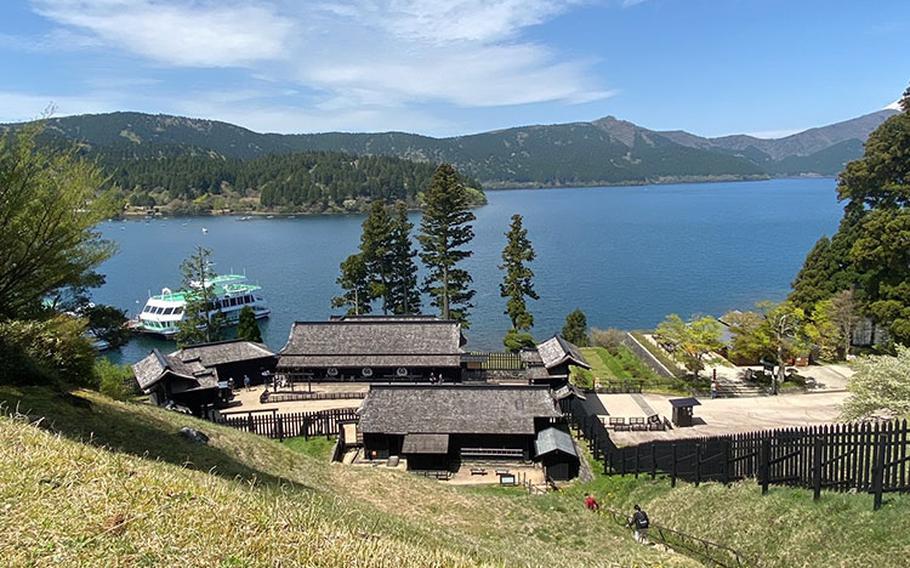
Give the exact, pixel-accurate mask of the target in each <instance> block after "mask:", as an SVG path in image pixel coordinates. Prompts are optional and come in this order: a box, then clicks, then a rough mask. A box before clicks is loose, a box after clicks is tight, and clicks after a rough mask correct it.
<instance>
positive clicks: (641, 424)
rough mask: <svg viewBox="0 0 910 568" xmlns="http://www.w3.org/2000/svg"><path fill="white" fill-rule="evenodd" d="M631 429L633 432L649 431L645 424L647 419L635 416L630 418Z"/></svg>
mask: <svg viewBox="0 0 910 568" xmlns="http://www.w3.org/2000/svg"><path fill="white" fill-rule="evenodd" d="M629 428H631V429H632V430H647V429H648V427H647V425H646V424H645V419H644V418H642V417H641V416H633V417H632V418H629Z"/></svg>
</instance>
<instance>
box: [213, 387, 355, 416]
mask: <svg viewBox="0 0 910 568" xmlns="http://www.w3.org/2000/svg"><path fill="white" fill-rule="evenodd" d="M262 389H263V387H261V386H260V387H253V388H252V389H250V390H246V389H238V390H235V391H234V400H235V401H240V403H241V404H240V405H239V406H232V407H231V408H228V409H225V412H249V411H251V410H252V411H259V410H277V411H278V412H279V413H288V412H314V411H317V410H331V409H333V408H357V407H358V406H360V403H362V402H363V399H359V398H355V399H343V400H302V401H293V402H272V403H268V402H267V403H265V404H260V402H259V395H261V394H262Z"/></svg>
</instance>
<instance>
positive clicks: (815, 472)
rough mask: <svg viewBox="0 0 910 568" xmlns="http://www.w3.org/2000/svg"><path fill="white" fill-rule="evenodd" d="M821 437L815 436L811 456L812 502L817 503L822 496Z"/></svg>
mask: <svg viewBox="0 0 910 568" xmlns="http://www.w3.org/2000/svg"><path fill="white" fill-rule="evenodd" d="M822 447H823V446H822V437H821V432H819V433H818V434H816V436H815V443H814V449H813V454H812V500H813V501H818V500H819V499H821V496H822Z"/></svg>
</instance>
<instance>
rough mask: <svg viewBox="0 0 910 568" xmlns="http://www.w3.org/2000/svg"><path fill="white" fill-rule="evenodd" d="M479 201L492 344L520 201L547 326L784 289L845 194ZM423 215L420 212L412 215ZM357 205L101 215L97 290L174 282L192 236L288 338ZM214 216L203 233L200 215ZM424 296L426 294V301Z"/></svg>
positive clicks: (137, 347) (611, 321)
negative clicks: (347, 211) (107, 253)
mask: <svg viewBox="0 0 910 568" xmlns="http://www.w3.org/2000/svg"><path fill="white" fill-rule="evenodd" d="M488 196H489V204H488V205H487V206H485V207H483V208H480V209H478V210H477V211H476V214H477V221H476V223H475V230H476V233H477V236H476V238H475V240H474V245H473V250H474V256H473V257H472V258H471V259H470V260H469V261H468V262H467V263H466V266H467V268H468V269H469V270H470V271H471V273H472V275H473V276H474V282H475V288H476V289H477V296H476V299H475V305H476V307H475V308H474V310H473V314H472V316H471V328H470V329H469V330H468V331H467V332H466V334H467V336H468V347H469V348H473V349H498V348H500V346H501V337H502V334H503V333H504V332H505V330H506V329H507V327H508V319H507V318H506V316H505V315H504V314H503V313H502V312H503V308H504V302H503V300H502V299H501V298H500V297H499V288H498V285H499V281H500V279H501V273H500V271H499V270H498V268H497V266H498V264H499V262H500V257H499V255H500V252H501V250H502V247H503V245H504V244H505V237H504V232H505V231H506V229H507V227H508V223H509V218H510V217H511V215H512V214H513V213H520V214H522V215H523V216H524V218H525V225H526V227H527V228H528V233H529V236H530V238H531V240H532V242H533V243H534V248H535V249H536V251H537V261H536V262H535V263H534V265H533V268H534V270H535V272H536V275H537V276H536V286H537V291H538V293H539V294H540V297H541V299H540V301H538V302H532V305H531V308H532V311H533V313H534V316H535V320H536V325H535V329H534V333H535V335H536V336H538V337H540V338H546V337H548V336H550V335H552V334H553V333H555V332H556V331H558V330H559V329H560V328H561V327H562V323H563V320H564V318H565V316H566V314H567V313H568V312H569V311H571V310H572V309H574V308H576V307H579V308H581V309H583V310H584V311H585V313H586V314H587V316H588V322H589V324H590V325H592V326H596V327H619V328H624V329H635V328H647V327H652V326H654V325H656V324H657V323H658V322H660V321H661V320H662V319H663V318H664V316H665V315H666V314H668V313H673V312H675V313H678V314H680V315H682V316H683V317H687V316H689V315H692V314H695V313H704V314H715V315H720V314H722V313H723V312H725V311H727V310H729V309H732V308H749V307H751V306H752V305H754V303H755V302H756V301H759V300H762V299H781V298H783V297H784V296H785V295H786V294H787V291H788V289H789V285H790V282H791V281H792V279H793V277H794V276H795V274H796V272H797V270H798V269H799V267H800V265H801V263H802V261H803V259H804V258H805V255H806V253H807V252H808V251H809V249H810V248H811V247H812V245H813V244H814V243H815V241H816V240H817V239H818V238H819V237H821V236H822V235H826V234H827V235H830V234H832V233H833V232H834V231H835V230H836V229H837V224H838V222H839V219H840V216H841V212H842V208H841V205H840V204H839V203H838V202H837V200H836V195H835V182H834V180H832V179H790V180H771V181H760V182H736V183H711V184H677V185H658V186H639V187H606V188H581V189H548V190H516V191H490V192H488ZM417 220H418V215H417V214H414V221H415V222H416V221H417ZM362 221H363V218H362V217H360V216H353V215H352V216H318V217H297V218H296V219H280V218H275V219H256V220H252V221H248V222H238V221H237V220H236V218H233V217H214V218H190V219H180V218H176V219H166V220H154V221H150V222H145V221H113V222H108V223H105V224H103V225H102V226H101V230H102V232H103V234H104V235H105V236H106V237H107V238H110V239H112V240H114V241H116V242H117V243H118V244H119V246H120V250H119V253H118V254H117V255H116V256H115V257H113V258H112V259H110V260H109V261H108V262H107V263H105V264H104V266H103V267H102V269H101V272H103V273H104V274H106V276H107V284H106V285H105V286H104V287H103V288H101V289H99V290H98V291H97V292H96V293H95V299H96V301H99V302H104V303H110V304H114V305H116V306H119V307H121V308H124V309H127V310H129V312H130V315H135V314H136V312H137V310H139V309H141V308H142V305H143V304H144V303H145V300H146V298H147V297H148V294H149V293H153V294H156V293H158V292H159V291H160V289H161V288H162V287H165V286H167V287H177V286H178V285H179V282H180V274H179V265H180V262H181V260H182V259H183V258H185V257H186V256H187V255H189V254H190V253H191V252H192V250H193V249H194V247H195V246H196V245H204V246H206V247H208V248H211V249H212V250H213V251H214V255H215V260H216V263H217V265H216V269H217V270H218V271H219V272H229V271H234V272H242V271H244V270H245V271H246V274H247V275H248V276H249V278H250V280H251V281H252V282H254V283H259V284H261V285H262V286H263V288H264V290H263V294H264V296H265V297H266V299H267V300H268V301H269V303H270V305H271V307H272V310H273V311H272V317H271V318H270V319H269V320H268V321H264V322H262V329H263V336H264V338H265V341H266V342H267V343H268V344H269V346H270V347H272V348H273V349H280V348H281V347H282V346H283V345H284V343H285V341H286V340H287V336H288V332H289V330H290V325H291V323H292V322H293V321H294V320H323V319H326V318H328V316H329V315H330V314H331V313H333V312H332V310H331V308H330V304H329V302H330V299H331V298H332V296H333V295H335V294H336V293H337V292H338V288H337V286H336V284H335V278H336V277H337V275H338V264H339V262H341V261H342V260H343V259H344V258H345V257H346V256H347V255H348V254H351V253H352V252H354V250H355V248H356V246H357V243H358V241H359V238H360V224H361V222H362ZM203 228H207V229H208V234H203V231H202V229H203ZM425 310H426V307H425ZM153 346H159V347H164V348H172V347H173V344H172V343H169V342H165V341H162V340H155V339H152V338H150V337H142V338H138V339H136V340H134V341H132V342H131V343H130V344H129V345H128V346H126V347H125V348H123V349H122V351H121V352H120V353H119V354H114V355H113V358H115V359H122V360H124V361H129V362H131V361H134V360H136V359H138V358H140V357H141V356H143V355H144V354H145V353H147V352H148V350H149V349H151V348H152V347H153Z"/></svg>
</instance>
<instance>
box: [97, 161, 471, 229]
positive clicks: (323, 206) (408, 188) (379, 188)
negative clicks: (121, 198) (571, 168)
mask: <svg viewBox="0 0 910 568" xmlns="http://www.w3.org/2000/svg"><path fill="white" fill-rule="evenodd" d="M90 155H91V156H93V157H94V158H95V159H97V161H98V162H99V164H100V165H101V166H102V167H103V168H104V170H105V171H106V172H107V173H108V174H109V175H110V177H111V181H112V182H113V183H114V184H115V185H116V186H118V187H120V188H121V189H122V190H123V191H124V192H125V198H126V200H127V203H128V204H129V205H132V206H135V207H150V206H155V205H166V206H168V208H169V209H170V210H171V212H174V213H204V212H208V211H213V210H215V211H217V210H224V209H231V210H239V211H243V210H269V211H274V210H285V211H288V212H291V211H294V212H296V211H310V212H323V211H331V210H348V211H356V210H362V209H364V208H365V206H366V205H367V203H368V202H369V201H370V200H374V199H378V198H381V199H385V200H387V201H390V202H393V201H405V202H406V203H408V204H410V205H412V206H416V205H418V193H420V192H422V191H423V190H424V189H425V188H426V186H427V184H428V183H429V181H430V178H431V177H432V176H433V171H434V170H435V164H432V163H428V162H412V161H409V160H403V159H400V158H394V157H391V156H353V155H350V154H342V153H339V152H302V153H292V154H287V153H285V154H267V155H264V156H262V157H259V158H253V159H248V160H242V159H240V158H225V157H223V156H221V155H220V154H217V153H215V152H214V151H212V152H208V153H206V152H204V151H201V150H199V149H195V148H194V149H192V151H188V150H187V149H186V148H181V147H174V146H162V147H160V148H157V151H156V152H154V153H152V152H148V153H145V152H142V153H135V152H133V151H132V149H123V148H121V147H113V148H105V147H99V149H98V150H94V151H93V152H92V153H91V154H90ZM463 182H464V183H465V185H466V186H468V187H470V188H475V190H473V191H472V195H473V197H474V201H475V203H477V204H480V203H482V202H483V201H484V198H483V194H482V192H481V191H479V184H477V182H475V181H473V180H470V179H467V178H463Z"/></svg>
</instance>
